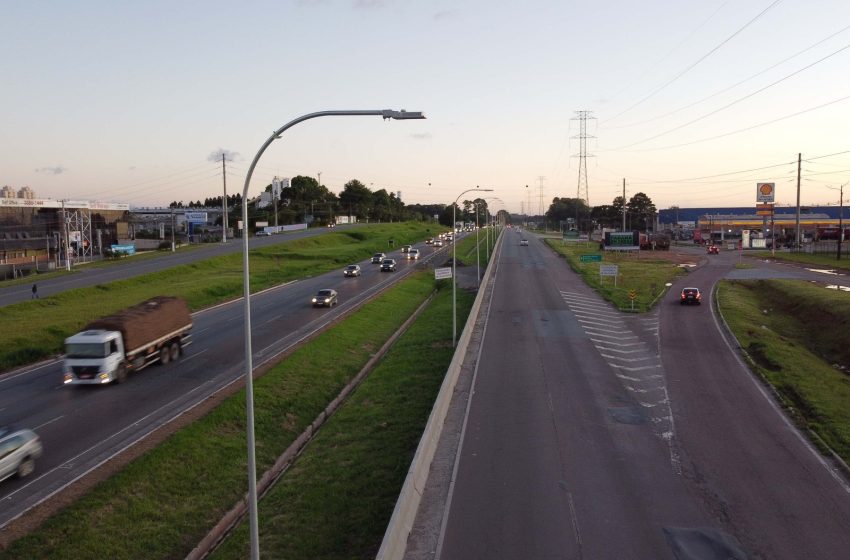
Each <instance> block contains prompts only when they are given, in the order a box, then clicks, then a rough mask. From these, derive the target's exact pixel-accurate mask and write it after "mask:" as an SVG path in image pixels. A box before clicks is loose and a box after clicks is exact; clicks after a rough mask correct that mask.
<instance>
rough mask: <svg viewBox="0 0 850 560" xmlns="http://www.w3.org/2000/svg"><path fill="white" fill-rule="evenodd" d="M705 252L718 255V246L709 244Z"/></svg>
mask: <svg viewBox="0 0 850 560" xmlns="http://www.w3.org/2000/svg"><path fill="white" fill-rule="evenodd" d="M705 252H706V253H708V254H709V255H719V254H720V247H718V246H717V245H709V246H708V248H707V249H706V250H705Z"/></svg>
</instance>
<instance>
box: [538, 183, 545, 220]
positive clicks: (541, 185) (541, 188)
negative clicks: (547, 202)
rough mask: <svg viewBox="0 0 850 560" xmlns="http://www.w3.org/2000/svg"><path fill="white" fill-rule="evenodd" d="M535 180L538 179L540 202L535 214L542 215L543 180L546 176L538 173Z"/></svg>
mask: <svg viewBox="0 0 850 560" xmlns="http://www.w3.org/2000/svg"><path fill="white" fill-rule="evenodd" d="M537 180H538V181H540V203H539V204H538V206H537V214H538V215H540V216H542V215H543V181H545V180H546V177H544V176H543V175H540V176H538V177H537Z"/></svg>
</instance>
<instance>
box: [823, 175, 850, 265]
mask: <svg viewBox="0 0 850 560" xmlns="http://www.w3.org/2000/svg"><path fill="white" fill-rule="evenodd" d="M847 185H848V183H844V184H843V185H841V186H840V187H838V188H837V189H836V188H835V187H830V186H829V185H826V188H828V189H831V190H834V191H838V253H837V255H836V257H835V258H836V259H837V260H839V261H840V260H841V242H842V241H843V238H844V187H846V186H847Z"/></svg>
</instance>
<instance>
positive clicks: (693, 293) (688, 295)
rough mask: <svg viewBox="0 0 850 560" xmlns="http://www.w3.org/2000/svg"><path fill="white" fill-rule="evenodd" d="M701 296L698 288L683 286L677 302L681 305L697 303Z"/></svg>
mask: <svg viewBox="0 0 850 560" xmlns="http://www.w3.org/2000/svg"><path fill="white" fill-rule="evenodd" d="M701 298H702V294H700V291H699V288H684V289H683V290H682V295H681V298H680V300H679V303H680V304H682V305H690V304H694V305H699V304H700V303H701V301H700V299H701Z"/></svg>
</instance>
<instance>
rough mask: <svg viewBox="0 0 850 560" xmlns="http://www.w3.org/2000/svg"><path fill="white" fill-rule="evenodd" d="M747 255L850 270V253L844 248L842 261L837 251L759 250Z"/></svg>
mask: <svg viewBox="0 0 850 560" xmlns="http://www.w3.org/2000/svg"><path fill="white" fill-rule="evenodd" d="M842 249H843V248H842ZM746 255H747V256H748V257H750V258H756V259H772V260H777V261H786V262H792V263H799V264H808V265H811V266H815V267H818V268H840V269H843V270H850V255H849V254H847V253H846V252H845V251H843V250H842V251H841V260H840V261H839V260H838V259H836V258H835V257H836V253H831V254H826V253H792V252H790V251H787V252H786V251H777V252H776V254H775V255H774V254H772V253H771V252H770V251H759V252H757V253H747V254H746Z"/></svg>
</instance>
